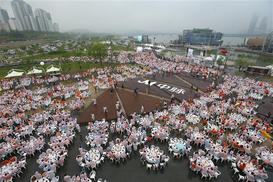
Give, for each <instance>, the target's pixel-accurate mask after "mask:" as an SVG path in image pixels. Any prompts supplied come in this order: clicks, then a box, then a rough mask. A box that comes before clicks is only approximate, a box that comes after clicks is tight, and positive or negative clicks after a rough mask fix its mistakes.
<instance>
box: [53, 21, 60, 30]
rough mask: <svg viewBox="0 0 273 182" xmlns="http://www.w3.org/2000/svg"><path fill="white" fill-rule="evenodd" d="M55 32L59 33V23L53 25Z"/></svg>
mask: <svg viewBox="0 0 273 182" xmlns="http://www.w3.org/2000/svg"><path fill="white" fill-rule="evenodd" d="M53 31H54V32H59V24H58V23H53Z"/></svg>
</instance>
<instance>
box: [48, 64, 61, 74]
mask: <svg viewBox="0 0 273 182" xmlns="http://www.w3.org/2000/svg"><path fill="white" fill-rule="evenodd" d="M60 71H61V68H58V67H55V66H53V65H51V66H49V67H48V68H47V70H46V72H47V73H53V72H60Z"/></svg>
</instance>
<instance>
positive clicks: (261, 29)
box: [258, 17, 268, 34]
mask: <svg viewBox="0 0 273 182" xmlns="http://www.w3.org/2000/svg"><path fill="white" fill-rule="evenodd" d="M267 22H268V20H267V17H263V18H262V19H261V21H260V25H259V27H258V33H262V34H264V33H268V32H267Z"/></svg>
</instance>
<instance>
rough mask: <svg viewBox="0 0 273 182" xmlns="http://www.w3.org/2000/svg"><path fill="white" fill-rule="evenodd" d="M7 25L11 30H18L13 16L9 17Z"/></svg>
mask: <svg viewBox="0 0 273 182" xmlns="http://www.w3.org/2000/svg"><path fill="white" fill-rule="evenodd" d="M9 27H10V30H12V31H15V30H20V28H18V26H17V22H16V19H15V18H10V19H9Z"/></svg>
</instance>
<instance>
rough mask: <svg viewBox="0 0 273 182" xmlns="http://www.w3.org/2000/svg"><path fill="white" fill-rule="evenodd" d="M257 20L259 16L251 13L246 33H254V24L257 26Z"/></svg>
mask: <svg viewBox="0 0 273 182" xmlns="http://www.w3.org/2000/svg"><path fill="white" fill-rule="evenodd" d="M258 20H259V17H258V16H257V15H253V17H252V18H251V20H250V22H249V27H248V31H247V33H248V34H250V35H251V34H255V33H256V26H257V22H258Z"/></svg>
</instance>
